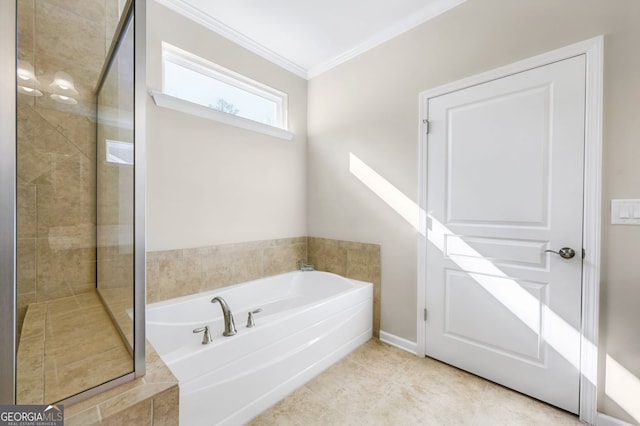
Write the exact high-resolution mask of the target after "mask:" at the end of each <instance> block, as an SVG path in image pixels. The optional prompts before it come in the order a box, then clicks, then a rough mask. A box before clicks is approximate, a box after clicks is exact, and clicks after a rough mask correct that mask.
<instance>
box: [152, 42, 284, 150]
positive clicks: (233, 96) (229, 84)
mask: <svg viewBox="0 0 640 426" xmlns="http://www.w3.org/2000/svg"><path fill="white" fill-rule="evenodd" d="M162 66H163V74H162V93H161V94H158V93H152V95H153V96H154V99H155V101H156V104H158V105H160V106H166V107H169V108H174V109H179V110H181V111H183V112H191V113H194V114H196V115H200V116H203V117H207V118H211V119H214V120H217V121H222V122H225V123H227V124H232V125H237V126H239V127H244V128H249V129H251V130H256V131H262V132H263V133H268V134H273V135H276V136H281V137H285V138H287V139H291V137H292V136H293V135H291V134H290V133H289V132H288V131H287V114H286V108H287V95H286V93H282V92H280V91H278V90H276V89H273V88H271V87H268V86H266V85H264V84H262V83H259V82H257V81H254V80H251V79H249V78H247V77H244V76H242V75H240V74H237V73H235V72H233V71H230V70H228V69H225V68H222V67H220V66H218V65H216V64H214V63H212V62H209V61H207V60H205V59H203V58H200V57H198V56H195V55H193V54H191V53H188V52H185V51H184V50H181V49H178V48H177V47H174V46H171V45H170V44H167V43H163V45H162ZM176 100H180V101H186V102H188V104H185V103H184V102H182V103H181V102H176ZM193 104H195V105H197V106H199V107H200V108H195V107H194V105H193ZM201 107H204V108H206V109H208V110H209V111H211V112H205V111H203V110H202V109H201ZM185 109H188V111H186V110H185ZM267 126H268V127H267ZM274 128H275V129H274ZM278 130H279V131H280V132H278ZM282 131H284V132H282Z"/></svg>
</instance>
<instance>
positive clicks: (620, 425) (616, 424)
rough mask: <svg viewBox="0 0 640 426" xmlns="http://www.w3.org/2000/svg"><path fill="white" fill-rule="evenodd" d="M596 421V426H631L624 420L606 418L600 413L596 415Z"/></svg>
mask: <svg viewBox="0 0 640 426" xmlns="http://www.w3.org/2000/svg"><path fill="white" fill-rule="evenodd" d="M597 421H598V423H597V426H633V425H632V424H631V423H627V422H625V421H624V420H620V419H618V418H615V417H611V416H607V415H606V414H602V413H598V420H597Z"/></svg>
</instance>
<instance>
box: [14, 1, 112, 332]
mask: <svg viewBox="0 0 640 426" xmlns="http://www.w3.org/2000/svg"><path fill="white" fill-rule="evenodd" d="M17 4H18V33H19V36H18V43H19V45H18V58H19V59H20V60H21V61H26V62H28V63H29V64H31V65H32V66H33V67H34V73H35V76H36V78H37V79H38V81H39V84H38V85H37V87H34V88H37V89H39V90H40V91H41V92H42V93H43V95H42V96H39V97H31V96H27V95H24V94H20V95H19V97H18V111H17V119H18V120H17V121H18V147H17V148H18V164H17V165H18V212H17V213H18V235H17V246H18V289H17V290H18V291H17V293H18V309H17V310H18V326H19V330H20V328H21V325H22V321H23V318H24V315H25V312H26V308H27V305H28V304H29V303H33V302H43V301H48V300H53V299H57V298H61V297H67V296H71V295H74V294H79V293H83V292H86V291H90V290H92V289H93V288H95V261H96V253H95V245H96V244H95V215H96V213H95V203H96V201H95V186H96V183H95V155H96V154H95V140H96V138H95V129H96V125H95V107H94V103H95V93H94V89H95V86H96V83H97V80H98V76H99V74H100V71H101V69H102V65H103V63H104V58H105V56H106V53H107V50H108V48H109V44H110V41H111V38H112V34H113V32H114V30H115V26H116V25H117V21H118V1H117V0H86V1H82V2H65V1H60V0H20V1H19V2H18V3H17ZM58 71H64V72H66V73H68V74H70V75H71V76H72V77H73V79H74V83H75V87H76V89H77V90H78V92H79V93H78V95H76V96H75V97H76V99H77V101H78V102H77V104H75V105H67V104H61V103H58V102H56V101H54V100H53V99H51V98H50V96H49V95H50V94H51V92H53V91H54V90H55V89H52V88H51V86H50V84H51V82H52V81H53V80H54V76H55V73H56V72H58Z"/></svg>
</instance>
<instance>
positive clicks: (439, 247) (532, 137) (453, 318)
mask: <svg viewBox="0 0 640 426" xmlns="http://www.w3.org/2000/svg"><path fill="white" fill-rule="evenodd" d="M427 111H428V120H429V134H428V137H427V144H428V147H427V152H428V160H427V170H428V171H427V220H428V223H427V230H428V232H427V236H428V246H427V264H426V307H427V321H426V336H425V340H426V354H427V355H428V356H431V357H434V358H437V359H440V360H442V361H444V362H447V363H449V364H452V365H455V366H457V367H460V368H462V369H465V370H467V371H470V372H472V373H475V374H477V375H480V376H482V377H486V378H488V379H490V380H492V381H495V382H497V383H500V384H503V385H505V386H507V387H510V388H512V389H515V390H518V391H520V392H523V393H525V394H528V395H531V396H533V397H535V398H538V399H541V400H543V401H546V402H548V403H551V404H553V405H556V406H558V407H561V408H563V409H565V410H568V411H571V412H574V413H577V412H578V408H579V407H578V404H579V403H578V401H579V382H580V374H579V373H580V369H579V363H580V314H581V312H580V310H581V271H582V247H583V245H582V217H583V214H582V213H583V212H582V209H583V168H584V164H583V161H584V128H585V126H584V124H585V122H584V120H585V118H584V116H585V57H584V55H581V56H576V57H573V58H570V59H566V60H562V61H559V62H555V63H552V64H549V65H545V66H542V67H538V68H535V69H531V70H529V71H526V72H521V73H517V74H513V75H510V76H507V77H504V78H500V79H497V80H493V81H490V82H487V83H484V84H480V85H476V86H473V87H469V88H466V89H463V90H458V91H454V92H450V93H447V94H445V95H441V96H437V97H434V98H430V99H429V100H428V107H427ZM565 247H566V248H569V249H571V250H573V251H574V252H575V256H573V257H570V255H568V254H567V253H565V256H566V257H567V258H565V257H562V256H561V255H559V254H556V253H552V252H548V251H547V250H553V251H556V252H559V250H560V249H562V248H565ZM565 251H566V252H570V250H565ZM569 257H570V258H569Z"/></svg>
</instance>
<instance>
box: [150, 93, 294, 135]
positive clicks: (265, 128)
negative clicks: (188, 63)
mask: <svg viewBox="0 0 640 426" xmlns="http://www.w3.org/2000/svg"><path fill="white" fill-rule="evenodd" d="M149 94H150V95H151V96H152V97H153V101H154V102H155V104H156V105H157V106H159V107H163V108H168V109H172V110H174V111H179V112H184V113H185V114H191V115H195V116H197V117H202V118H206V119H208V120H213V121H217V122H219V123H223V124H228V125H230V126H235V127H240V128H241V129H246V130H251V131H253V132H257V133H262V134H265V135H269V136H274V137H277V138H280V139H286V140H289V141H290V140H292V139H293V133H291V132H289V131H288V130H284V129H280V128H278V127H273V126H269V125H268V124H263V123H258V122H257V121H253V120H249V119H246V118H243V117H238V116H237V115H232V114H227V113H226V112H222V111H218V110H216V109H212V108H207V107H205V106H202V105H198V104H194V103H193V102H189V101H185V100H183V99H180V98H175V97H173V96H169V95H167V94H164V93H161V92H156V91H151V92H149Z"/></svg>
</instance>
